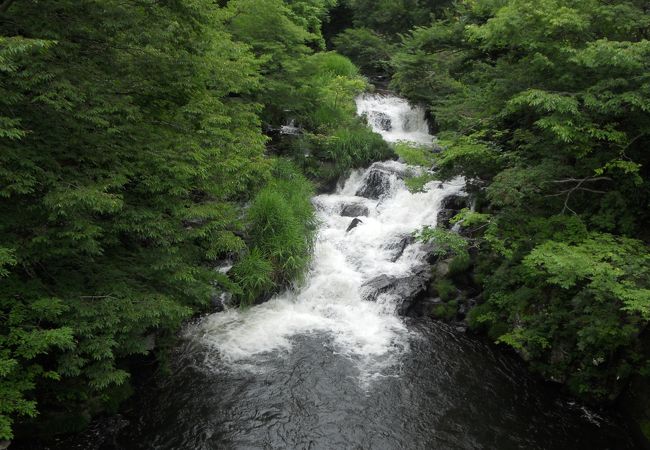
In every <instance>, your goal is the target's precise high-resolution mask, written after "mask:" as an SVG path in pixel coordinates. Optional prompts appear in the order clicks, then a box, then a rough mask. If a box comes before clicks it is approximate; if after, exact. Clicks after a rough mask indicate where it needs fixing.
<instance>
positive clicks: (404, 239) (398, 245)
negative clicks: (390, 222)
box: [384, 234, 415, 262]
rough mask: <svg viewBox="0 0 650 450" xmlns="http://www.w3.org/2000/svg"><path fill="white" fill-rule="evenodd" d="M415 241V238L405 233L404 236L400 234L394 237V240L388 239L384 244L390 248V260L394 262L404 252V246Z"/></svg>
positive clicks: (386, 247)
mask: <svg viewBox="0 0 650 450" xmlns="http://www.w3.org/2000/svg"><path fill="white" fill-rule="evenodd" d="M414 242H415V238H414V237H413V236H412V235H410V234H407V235H406V236H401V237H398V238H396V239H395V240H394V241H390V242H389V243H388V244H386V245H385V246H384V248H385V249H387V250H391V255H390V260H391V262H395V261H397V260H398V259H400V257H401V256H402V255H403V254H404V250H406V247H408V246H409V245H411V244H412V243H414Z"/></svg>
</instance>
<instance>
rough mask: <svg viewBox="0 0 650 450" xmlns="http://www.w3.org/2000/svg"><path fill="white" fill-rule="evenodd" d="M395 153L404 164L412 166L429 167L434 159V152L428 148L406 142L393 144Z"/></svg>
mask: <svg viewBox="0 0 650 450" xmlns="http://www.w3.org/2000/svg"><path fill="white" fill-rule="evenodd" d="M395 153H397V156H399V157H400V158H402V159H403V160H404V162H405V163H406V164H410V165H412V166H421V167H431V166H432V165H433V163H434V161H435V156H434V153H433V152H432V151H431V149H430V148H428V147H425V146H417V145H413V144H410V143H406V142H399V143H397V144H395Z"/></svg>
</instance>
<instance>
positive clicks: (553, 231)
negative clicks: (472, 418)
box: [0, 0, 650, 440]
mask: <svg viewBox="0 0 650 450" xmlns="http://www.w3.org/2000/svg"><path fill="white" fill-rule="evenodd" d="M649 39H650V11H649V7H648V4H647V3H646V2H644V1H641V0H632V1H622V0H614V1H610V2H603V1H596V0H573V1H570V0H542V1H526V0H471V1H470V0H467V1H456V2H452V1H444V0H440V1H436V0H381V1H370V0H341V1H340V2H336V1H335V0H229V1H225V0H224V1H219V2H212V1H209V0H168V1H167V0H166V1H151V0H135V1H131V2H123V1H118V0H101V1H100V0H84V1H73V0H63V1H58V2H40V1H37V0H16V1H11V0H5V1H3V2H0V210H1V214H2V218H3V220H2V222H1V223H0V277H2V278H1V279H0V283H1V284H0V317H1V318H2V319H1V322H0V400H1V402H0V439H6V440H9V439H12V438H14V435H18V436H20V435H21V434H25V433H29V434H30V435H32V436H33V435H35V434H40V435H42V436H47V435H51V434H53V433H65V432H72V431H76V430H79V429H81V428H83V427H84V426H85V424H87V423H88V421H89V420H90V419H91V418H92V417H93V416H94V415H96V414H99V413H102V412H107V411H114V410H115V409H116V408H117V407H118V406H119V404H120V402H121V401H122V400H123V399H124V398H126V397H127V396H128V395H130V392H131V388H130V384H129V380H130V377H131V374H130V373H129V370H130V366H129V361H130V358H132V357H133V356H135V355H143V354H150V353H156V354H158V355H159V358H160V359H161V360H162V361H164V359H165V355H166V353H167V352H168V350H169V349H170V347H171V346H172V345H173V342H174V336H175V333H176V331H177V330H178V328H179V327H180V325H181V324H182V323H183V321H184V320H186V319H187V318H189V317H191V316H193V315H195V314H197V313H200V312H203V311H207V310H209V309H210V308H211V299H214V298H215V297H217V296H219V294H220V293H221V292H222V291H228V292H231V293H232V294H233V295H234V298H235V301H236V302H238V303H240V304H242V305H248V304H251V303H253V302H255V301H256V300H258V299H260V298H267V297H268V296H269V295H270V294H271V293H273V292H276V291H277V290H278V289H281V288H282V287H284V286H287V285H289V284H291V283H293V282H296V281H299V279H300V276H301V274H302V273H303V272H304V270H305V268H306V267H307V265H308V262H309V255H310V250H311V243H312V238H313V234H314V231H315V226H316V224H315V223H314V215H313V211H312V207H311V204H310V201H309V198H310V196H311V195H312V193H313V192H314V190H315V189H318V188H319V187H321V186H327V185H331V183H332V182H333V181H336V179H338V177H339V176H340V175H341V174H343V173H345V172H346V171H347V170H349V169H350V168H352V167H359V166H363V165H364V164H367V163H369V162H370V161H374V160H379V159H385V158H388V157H390V156H391V155H392V149H391V148H389V147H388V146H387V144H385V143H384V142H383V140H382V139H381V137H380V136H378V135H376V134H374V133H372V132H371V131H370V129H369V128H368V127H367V126H366V124H364V122H363V121H362V120H361V119H359V118H357V117H356V116H355V108H354V101H353V100H354V97H355V96H356V95H357V94H359V93H360V92H362V91H363V90H365V89H367V88H368V83H367V81H366V79H365V78H364V77H362V76H361V75H360V72H359V69H357V67H359V68H360V69H361V72H362V73H364V74H366V75H367V76H368V77H370V78H371V79H372V78H375V79H382V80H390V86H391V88H392V89H393V90H395V91H397V92H399V93H400V94H402V95H404V96H405V97H407V98H408V99H410V100H412V101H413V102H417V103H420V104H423V105H424V106H425V107H426V108H427V109H428V111H429V113H430V116H431V119H432V123H433V126H434V128H435V130H436V133H437V134H438V136H439V138H440V142H439V143H440V145H441V146H442V147H443V148H444V151H443V152H442V153H441V154H440V155H439V157H438V158H437V159H436V161H435V165H436V166H437V176H438V177H443V178H445V179H449V178H452V177H454V176H456V175H463V176H465V177H466V179H467V180H468V191H469V193H470V195H471V197H472V199H473V204H474V208H472V209H471V210H470V209H467V210H464V211H462V212H461V214H460V215H459V216H457V217H456V218H455V221H456V222H458V223H459V224H460V226H461V228H462V230H463V231H462V233H461V236H462V237H463V239H462V241H459V240H458V239H457V238H458V237H457V236H455V237H449V236H448V235H446V234H444V233H433V234H429V235H428V237H429V238H430V239H438V240H439V241H441V242H447V243H449V242H452V243H453V244H454V245H451V246H450V250H454V251H455V252H456V253H457V254H458V256H457V258H459V261H461V260H462V261H463V262H462V264H461V263H460V262H459V263H458V264H459V265H462V266H463V270H464V271H466V272H467V273H468V274H469V276H471V278H472V282H473V283H475V284H476V285H477V286H480V287H481V289H482V291H483V293H482V295H481V301H480V304H479V305H478V306H477V307H476V308H474V309H473V310H472V311H471V313H470V317H469V322H470V325H471V326H472V328H473V329H475V330H481V331H483V332H485V333H486V334H487V335H488V336H489V337H490V338H491V339H492V340H494V341H496V342H498V343H500V344H502V345H505V346H510V347H512V348H514V349H515V350H516V351H517V352H518V353H519V354H520V355H521V356H522V357H523V358H524V359H526V360H527V361H528V362H529V364H530V366H531V368H533V369H534V370H535V371H537V372H538V373H541V374H542V375H543V376H544V377H546V378H547V379H552V380H555V381H558V382H561V383H563V384H565V385H566V386H568V388H569V389H570V390H571V391H572V392H573V393H574V394H576V395H579V396H581V397H582V398H583V399H587V400H590V401H597V402H609V401H613V400H615V399H616V398H618V397H619V396H620V395H621V392H624V391H625V389H626V387H628V386H630V383H631V385H632V386H634V387H635V389H640V388H638V386H644V385H645V384H647V378H645V377H646V376H648V375H650V359H649V355H650V353H649V348H648V346H649V344H650V342H649V341H648V332H647V326H648V320H649V319H650V251H649V248H648V242H649V240H650V227H649V226H648V224H649V223H650V217H649V216H650V213H649V211H650V208H649V202H650V184H649V181H648V176H649V172H648V170H649V169H648V163H650V161H649V160H650V156H649V155H650V154H649V153H648V146H649V144H650V136H649V133H650V41H649ZM348 58H349V59H348ZM291 121H293V122H294V123H295V124H298V125H299V126H300V128H301V132H300V134H299V135H297V136H293V137H292V138H291V139H280V140H277V139H273V140H272V138H271V137H270V136H272V135H274V134H275V133H276V131H277V130H278V129H280V127H281V126H282V125H284V124H287V123H289V122H291ZM223 261H232V262H233V263H234V265H233V268H232V269H231V270H230V271H229V272H228V275H224V274H222V273H220V272H219V271H217V270H215V267H217V266H218V265H219V264H221V263H222V262H223ZM453 281H454V280H453V279H451V280H438V282H445V283H453ZM635 392H639V391H635ZM639 393H640V392H639ZM628 395H630V394H629V389H628ZM631 396H632V397H637V398H641V399H642V398H646V397H647V398H650V396H645V397H644V396H641V395H639V396H635V395H634V394H632V395H631ZM631 403H633V407H634V408H636V409H635V411H634V413H635V415H636V416H637V417H638V418H639V419H640V420H641V424H642V426H644V427H645V428H646V431H647V432H648V433H649V434H650V421H648V418H649V417H650V411H649V410H648V409H649V408H650V400H647V401H645V403H644V401H637V402H636V403H634V402H631ZM644 418H645V419H644ZM643 420H645V422H644V421H643Z"/></svg>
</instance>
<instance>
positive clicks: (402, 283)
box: [362, 264, 431, 315]
mask: <svg viewBox="0 0 650 450" xmlns="http://www.w3.org/2000/svg"><path fill="white" fill-rule="evenodd" d="M430 279H431V271H430V270H429V265H428V264H422V265H420V266H417V267H415V268H414V270H413V273H412V274H410V275H406V276H403V277H398V276H392V275H379V276H377V277H375V278H372V279H370V280H368V281H366V282H365V283H363V286H362V292H363V296H364V299H365V300H368V301H376V300H377V297H379V295H381V294H388V295H392V296H395V297H396V298H397V299H398V305H397V313H398V314H400V315H405V314H406V313H407V312H408V311H409V309H410V308H411V306H412V305H413V304H414V302H415V301H416V300H417V299H418V297H419V296H420V295H421V294H422V293H423V292H424V291H425V290H426V287H427V283H428V282H429V280H430Z"/></svg>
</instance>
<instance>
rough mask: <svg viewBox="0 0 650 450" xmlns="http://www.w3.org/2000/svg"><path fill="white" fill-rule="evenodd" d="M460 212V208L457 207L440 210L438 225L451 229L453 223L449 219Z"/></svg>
mask: <svg viewBox="0 0 650 450" xmlns="http://www.w3.org/2000/svg"><path fill="white" fill-rule="evenodd" d="M456 214H458V210H455V209H441V210H440V211H438V216H437V219H436V226H437V227H439V228H445V229H449V228H451V223H449V221H450V220H451V219H452V217H454V216H455V215H456Z"/></svg>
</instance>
